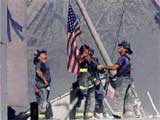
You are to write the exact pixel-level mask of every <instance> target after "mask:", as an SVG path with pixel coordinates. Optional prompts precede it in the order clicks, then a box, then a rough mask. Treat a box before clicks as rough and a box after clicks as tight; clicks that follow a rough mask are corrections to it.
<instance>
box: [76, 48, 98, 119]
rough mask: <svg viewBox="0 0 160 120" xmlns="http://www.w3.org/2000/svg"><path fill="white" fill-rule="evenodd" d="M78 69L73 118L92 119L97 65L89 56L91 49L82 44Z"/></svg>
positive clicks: (96, 82)
mask: <svg viewBox="0 0 160 120" xmlns="http://www.w3.org/2000/svg"><path fill="white" fill-rule="evenodd" d="M78 60H79V64H80V71H79V73H78V76H77V96H78V104H77V106H76V113H75V119H93V117H94V111H95V104H96V101H95V89H96V87H95V86H98V85H99V84H100V78H99V75H98V72H97V70H98V65H97V64H95V61H94V60H93V59H92V56H91V49H90V47H89V46H87V45H82V46H81V47H80V50H79V56H78Z"/></svg>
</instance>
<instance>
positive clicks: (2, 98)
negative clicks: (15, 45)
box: [0, 0, 8, 120]
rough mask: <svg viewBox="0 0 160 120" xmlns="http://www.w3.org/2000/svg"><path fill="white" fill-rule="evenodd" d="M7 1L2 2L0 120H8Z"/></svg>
mask: <svg viewBox="0 0 160 120" xmlns="http://www.w3.org/2000/svg"><path fill="white" fill-rule="evenodd" d="M6 2H7V1H6V0H1V1H0V16H1V19H0V43H3V44H0V56H1V57H0V120H7V63H6V58H7V41H8V38H7V33H6V31H7V3H6Z"/></svg>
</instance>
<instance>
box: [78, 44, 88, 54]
mask: <svg viewBox="0 0 160 120" xmlns="http://www.w3.org/2000/svg"><path fill="white" fill-rule="evenodd" d="M85 49H88V50H90V47H89V46H88V45H86V44H84V45H82V46H81V47H80V48H79V54H83V51H84V50H85Z"/></svg>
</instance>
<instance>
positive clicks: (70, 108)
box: [60, 97, 78, 120]
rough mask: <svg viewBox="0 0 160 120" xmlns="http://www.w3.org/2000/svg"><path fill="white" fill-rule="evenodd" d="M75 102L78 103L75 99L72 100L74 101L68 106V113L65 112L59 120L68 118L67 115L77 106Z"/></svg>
mask: <svg viewBox="0 0 160 120" xmlns="http://www.w3.org/2000/svg"><path fill="white" fill-rule="evenodd" d="M77 102H78V98H77V97H76V98H75V99H74V101H73V102H72V104H70V106H69V110H68V112H66V113H65V114H64V115H63V117H62V118H61V119H60V120H66V119H67V118H68V116H69V113H70V112H71V111H72V109H73V108H74V107H75V105H76V104H77Z"/></svg>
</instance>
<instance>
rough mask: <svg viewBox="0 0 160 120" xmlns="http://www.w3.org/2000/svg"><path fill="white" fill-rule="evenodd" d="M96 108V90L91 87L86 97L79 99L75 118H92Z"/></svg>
mask: <svg viewBox="0 0 160 120" xmlns="http://www.w3.org/2000/svg"><path fill="white" fill-rule="evenodd" d="M94 110H95V90H94V88H91V89H89V90H88V91H87V94H86V95H84V97H83V98H82V97H80V98H79V99H78V103H77V106H76V113H75V119H81V120H82V119H85V120H87V119H92V118H93V116H94Z"/></svg>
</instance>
